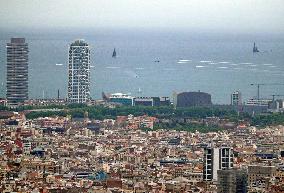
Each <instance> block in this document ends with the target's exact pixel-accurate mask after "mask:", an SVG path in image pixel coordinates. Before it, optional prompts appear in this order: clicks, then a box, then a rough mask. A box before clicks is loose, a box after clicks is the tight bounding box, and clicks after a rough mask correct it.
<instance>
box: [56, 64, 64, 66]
mask: <svg viewBox="0 0 284 193" xmlns="http://www.w3.org/2000/svg"><path fill="white" fill-rule="evenodd" d="M55 65H56V66H62V65H63V64H55Z"/></svg>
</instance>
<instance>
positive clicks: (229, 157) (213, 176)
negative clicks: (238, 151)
mask: <svg viewBox="0 0 284 193" xmlns="http://www.w3.org/2000/svg"><path fill="white" fill-rule="evenodd" d="M232 167H233V150H232V149H231V148H229V147H220V148H212V147H206V148H205V149H204V160H203V180H204V181H212V180H214V181H217V171H218V170H223V169H229V168H232Z"/></svg>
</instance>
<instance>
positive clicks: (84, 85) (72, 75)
mask: <svg viewBox="0 0 284 193" xmlns="http://www.w3.org/2000/svg"><path fill="white" fill-rule="evenodd" d="M89 99H90V49H89V45H88V44H87V43H86V42H85V41H84V40H76V41H75V42H74V43H72V44H71V45H70V47H69V66H68V102H69V103H86V102H87V101H88V100H89Z"/></svg>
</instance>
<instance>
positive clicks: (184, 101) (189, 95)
mask: <svg viewBox="0 0 284 193" xmlns="http://www.w3.org/2000/svg"><path fill="white" fill-rule="evenodd" d="M174 101H175V102H176V104H174V106H175V107H194V106H210V105H212V102H211V95H210V94H208V93H205V92H182V93H179V94H177V95H176V99H174Z"/></svg>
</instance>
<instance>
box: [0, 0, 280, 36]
mask: <svg viewBox="0 0 284 193" xmlns="http://www.w3.org/2000/svg"><path fill="white" fill-rule="evenodd" d="M0 27H1V29H21V28H27V29H29V28H32V29H37V28H39V29H54V28H157V29H159V28H162V29H164V28H167V29H187V30H207V31H210V30H212V31H240V32H254V31H259V32H279V33H283V32H284V0H0Z"/></svg>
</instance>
